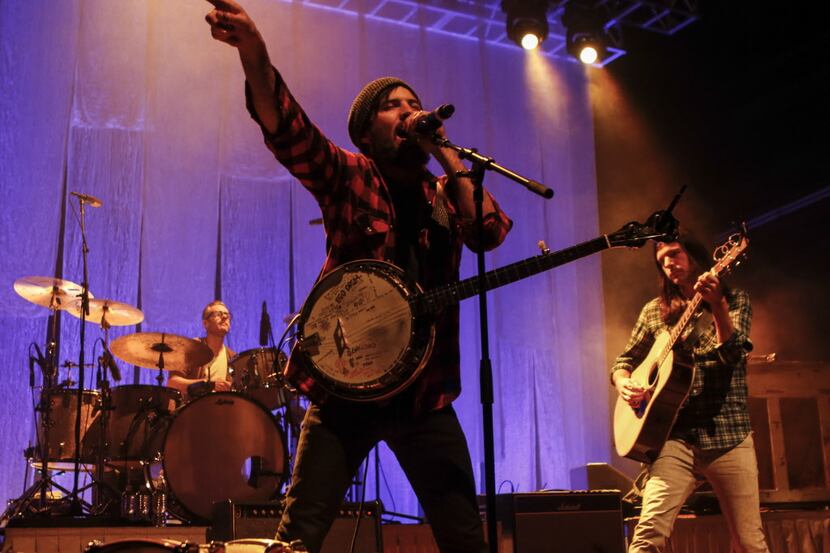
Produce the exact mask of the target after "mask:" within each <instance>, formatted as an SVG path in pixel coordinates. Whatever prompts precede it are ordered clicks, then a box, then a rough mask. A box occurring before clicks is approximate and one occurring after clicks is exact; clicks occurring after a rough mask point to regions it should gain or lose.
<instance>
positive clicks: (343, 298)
mask: <svg viewBox="0 0 830 553" xmlns="http://www.w3.org/2000/svg"><path fill="white" fill-rule="evenodd" d="M416 292H418V290H417V289H416V290H414V291H413V290H412V289H411V288H410V287H409V286H408V285H407V284H406V281H405V276H404V274H403V272H402V271H401V270H400V269H399V268H397V267H396V266H394V265H392V264H390V263H386V262H383V261H374V260H362V261H354V262H351V263H346V264H344V265H341V266H340V267H338V268H336V269H335V270H333V271H332V272H330V273H328V274H327V275H325V276H324V277H323V278H322V279H321V280H320V281H319V282H318V283H317V285H315V287H314V288H313V289H312V291H311V293H310V294H309V297H308V299H307V300H306V302H305V305H304V306H303V310H302V312H301V316H300V323H299V343H298V347H297V348H296V349H298V350H299V352H300V355H301V356H302V358H303V359H302V361H303V363H302V365H304V369H305V370H306V371H307V372H308V373H309V375H310V376H311V377H312V378H313V379H314V381H315V383H316V384H318V385H319V386H320V387H321V388H323V389H324V390H325V391H327V392H328V393H330V394H333V395H336V396H339V397H342V398H344V399H349V400H354V401H375V400H381V399H385V398H387V397H390V396H392V395H394V394H396V393H397V392H399V391H401V390H402V389H403V388H405V387H406V386H407V385H408V384H409V383H411V382H412V380H414V379H415V377H417V376H418V374H419V373H420V372H421V370H422V369H423V366H424V365H425V364H426V360H427V359H428V358H429V353H430V351H431V349H432V342H433V339H434V329H433V327H432V325H431V324H429V323H424V322H422V321H420V320H418V319H417V318H416V317H415V316H414V314H413V310H412V308H411V306H410V298H411V297H412V296H413V294H414V293H416Z"/></svg>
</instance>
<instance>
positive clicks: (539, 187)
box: [432, 134, 553, 200]
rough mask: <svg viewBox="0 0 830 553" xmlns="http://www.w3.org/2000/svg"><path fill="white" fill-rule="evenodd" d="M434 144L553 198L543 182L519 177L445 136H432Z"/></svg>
mask: <svg viewBox="0 0 830 553" xmlns="http://www.w3.org/2000/svg"><path fill="white" fill-rule="evenodd" d="M432 143H433V144H435V145H437V146H441V147H442V148H449V149H451V150H453V151H455V152H456V153H458V157H460V158H461V159H466V160H468V161H471V162H473V163H474V164H476V165H479V166H481V167H484V168H485V169H489V170H491V171H495V172H496V173H498V174H500V175H503V176H505V177H507V178H508V179H510V180H512V181H513V182H515V183H518V184H521V185H522V186H524V187H525V188H527V189H528V190H530V191H531V192H533V193H534V194H538V195H539V196H542V197H543V198H545V199H548V200H549V199H551V198H553V189H552V188H548V187H547V186H545V185H544V184H542V183H541V182H537V181H535V180H532V179H528V178H526V177H523V176H522V175H519V174H518V173H515V172H513V171H511V170H510V169H508V168H506V167H502V166H501V165H499V164H498V163H496V160H494V159H493V158H491V157H485V156H483V155H481V154H479V153H478V152H477V151H476V150H475V149H472V148H464V147H462V146H458V145H456V144H453V143H452V142H450V141H449V140H448V139H447V138H444V137H443V136H438V135H437V134H434V135H432Z"/></svg>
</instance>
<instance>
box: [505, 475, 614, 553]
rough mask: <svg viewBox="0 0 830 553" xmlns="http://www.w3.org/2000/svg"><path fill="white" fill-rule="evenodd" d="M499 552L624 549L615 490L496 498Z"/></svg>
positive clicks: (566, 552) (609, 551)
mask: <svg viewBox="0 0 830 553" xmlns="http://www.w3.org/2000/svg"><path fill="white" fill-rule="evenodd" d="M496 520H497V521H498V522H500V523H501V524H500V526H501V536H500V538H499V550H500V552H501V553H624V552H625V537H624V535H623V517H622V510H621V498H620V493H619V492H618V491H616V490H614V491H550V492H531V493H514V494H500V495H498V496H497V497H496Z"/></svg>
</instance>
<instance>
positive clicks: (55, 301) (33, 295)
mask: <svg viewBox="0 0 830 553" xmlns="http://www.w3.org/2000/svg"><path fill="white" fill-rule="evenodd" d="M14 291H15V292H17V293H18V294H19V295H20V297H22V298H23V299H25V300H28V301H30V302H32V303H34V304H36V305H41V306H43V307H48V308H49V309H69V308H70V306H71V305H72V304H73V303H74V302H75V301H76V300H77V299H78V298H79V297H80V295H81V292H82V291H83V288H82V287H81V285H80V284H75V283H74V282H71V281H69V280H63V279H60V278H55V277H42V276H28V277H23V278H19V279H17V280H15V281H14ZM89 297H90V298H92V297H93V296H92V293H91V292H90V294H89Z"/></svg>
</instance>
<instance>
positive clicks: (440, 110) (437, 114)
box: [397, 104, 455, 138]
mask: <svg viewBox="0 0 830 553" xmlns="http://www.w3.org/2000/svg"><path fill="white" fill-rule="evenodd" d="M453 113H455V106H454V105H452V104H442V105H440V106H438V107H437V108H435V109H434V110H432V111H430V112H429V113H427V114H426V115H422V116H420V117H419V118H418V121H417V122H416V123H415V132H416V133H417V134H432V133H434V132H435V131H437V130H438V129H440V128H441V125H443V124H444V121H445V120H446V119H449V118H450V117H452V114H453ZM397 135H398V136H400V137H401V138H406V133H405V132H404V130H403V129H402V128H400V127H399V128H398V130H397Z"/></svg>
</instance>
